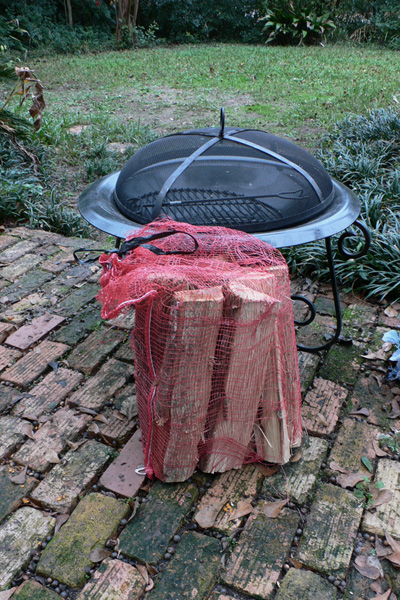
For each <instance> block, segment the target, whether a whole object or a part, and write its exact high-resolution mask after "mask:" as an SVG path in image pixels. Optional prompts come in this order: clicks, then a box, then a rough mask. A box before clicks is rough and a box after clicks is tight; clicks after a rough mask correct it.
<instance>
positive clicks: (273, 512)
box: [262, 498, 288, 519]
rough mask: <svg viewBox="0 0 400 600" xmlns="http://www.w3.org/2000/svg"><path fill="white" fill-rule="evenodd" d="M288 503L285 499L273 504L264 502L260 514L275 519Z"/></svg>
mask: <svg viewBox="0 0 400 600" xmlns="http://www.w3.org/2000/svg"><path fill="white" fill-rule="evenodd" d="M287 503H288V500H287V498H286V499H285V500H276V501H275V502H264V505H263V507H262V512H263V513H264V515H265V516H266V517H268V518H270V519H276V517H277V516H278V515H279V513H280V512H281V510H282V508H283V507H284V506H285V505H286V504H287Z"/></svg>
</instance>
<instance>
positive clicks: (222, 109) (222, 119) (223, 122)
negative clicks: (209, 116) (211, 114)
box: [219, 107, 225, 137]
mask: <svg viewBox="0 0 400 600" xmlns="http://www.w3.org/2000/svg"><path fill="white" fill-rule="evenodd" d="M219 124H220V125H221V129H220V130H219V137H224V129H225V109H224V107H222V108H221V112H220V118H219Z"/></svg>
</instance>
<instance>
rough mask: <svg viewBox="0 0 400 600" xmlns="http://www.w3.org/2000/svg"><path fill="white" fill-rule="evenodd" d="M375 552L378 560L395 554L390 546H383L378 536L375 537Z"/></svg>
mask: <svg viewBox="0 0 400 600" xmlns="http://www.w3.org/2000/svg"><path fill="white" fill-rule="evenodd" d="M375 551H376V555H377V557H378V558H384V557H385V556H388V555H389V554H393V550H392V548H390V546H385V545H384V544H382V542H381V540H380V539H379V537H378V536H375ZM373 591H376V590H373Z"/></svg>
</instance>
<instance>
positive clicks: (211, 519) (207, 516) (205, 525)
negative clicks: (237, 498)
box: [194, 502, 222, 529]
mask: <svg viewBox="0 0 400 600" xmlns="http://www.w3.org/2000/svg"><path fill="white" fill-rule="evenodd" d="M221 506H222V504H221V502H217V503H215V504H210V505H209V506H205V507H204V508H201V509H200V510H199V512H198V513H197V515H195V517H194V520H195V521H196V523H197V524H198V525H200V527H201V528H202V529H209V528H210V527H212V526H213V525H214V523H215V521H216V518H217V516H218V513H219V511H220V510H221Z"/></svg>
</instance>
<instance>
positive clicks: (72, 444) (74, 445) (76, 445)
mask: <svg viewBox="0 0 400 600" xmlns="http://www.w3.org/2000/svg"><path fill="white" fill-rule="evenodd" d="M86 441H87V440H80V441H79V442H71V441H69V440H68V441H67V444H68V446H69V447H70V448H71V450H72V452H75V451H76V450H78V448H80V447H81V446H82V445H83V444H86Z"/></svg>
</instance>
